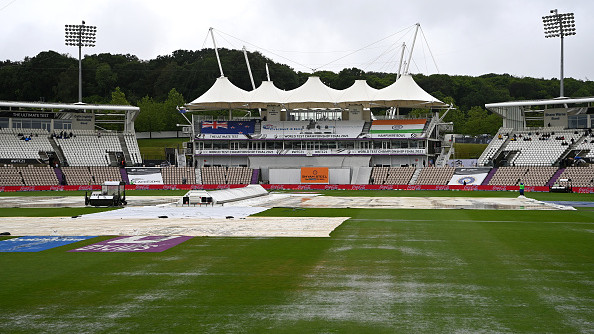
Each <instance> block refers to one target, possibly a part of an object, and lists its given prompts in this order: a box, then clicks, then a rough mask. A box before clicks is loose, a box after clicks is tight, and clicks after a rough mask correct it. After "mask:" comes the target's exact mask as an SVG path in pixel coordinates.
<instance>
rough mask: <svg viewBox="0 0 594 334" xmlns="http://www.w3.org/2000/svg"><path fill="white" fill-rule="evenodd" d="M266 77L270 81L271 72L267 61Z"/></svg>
mask: <svg viewBox="0 0 594 334" xmlns="http://www.w3.org/2000/svg"><path fill="white" fill-rule="evenodd" d="M266 77H267V78H268V81H270V72H269V71H268V63H266Z"/></svg>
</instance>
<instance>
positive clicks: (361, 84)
mask: <svg viewBox="0 0 594 334" xmlns="http://www.w3.org/2000/svg"><path fill="white" fill-rule="evenodd" d="M378 92H379V90H377V89H375V88H373V87H371V86H369V85H368V84H367V81H365V80H355V83H354V84H353V85H352V86H351V87H349V88H347V89H344V90H342V91H340V95H339V97H338V100H339V101H340V102H339V104H340V105H341V106H342V107H346V106H348V105H349V104H362V105H363V106H365V107H366V108H369V107H370V106H371V104H372V103H370V101H373V99H374V98H375V96H376V95H377V93H378Z"/></svg>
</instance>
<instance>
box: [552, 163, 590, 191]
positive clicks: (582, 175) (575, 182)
mask: <svg viewBox="0 0 594 334" xmlns="http://www.w3.org/2000/svg"><path fill="white" fill-rule="evenodd" d="M559 179H569V180H571V185H572V186H574V187H594V165H588V166H585V167H567V168H565V170H564V171H563V173H561V175H560V176H559V178H558V180H559Z"/></svg>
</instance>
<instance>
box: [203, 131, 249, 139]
mask: <svg viewBox="0 0 594 334" xmlns="http://www.w3.org/2000/svg"><path fill="white" fill-rule="evenodd" d="M196 139H198V140H200V139H234V140H243V139H248V137H247V136H246V135H240V134H214V133H203V134H201V135H199V136H198V137H197V138H196Z"/></svg>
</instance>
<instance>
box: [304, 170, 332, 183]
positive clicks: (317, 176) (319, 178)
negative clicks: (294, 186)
mask: <svg viewBox="0 0 594 334" xmlns="http://www.w3.org/2000/svg"><path fill="white" fill-rule="evenodd" d="M328 172H329V169H328V167H301V183H305V184H311V183H326V184H327V183H328V182H329V178H328Z"/></svg>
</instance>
